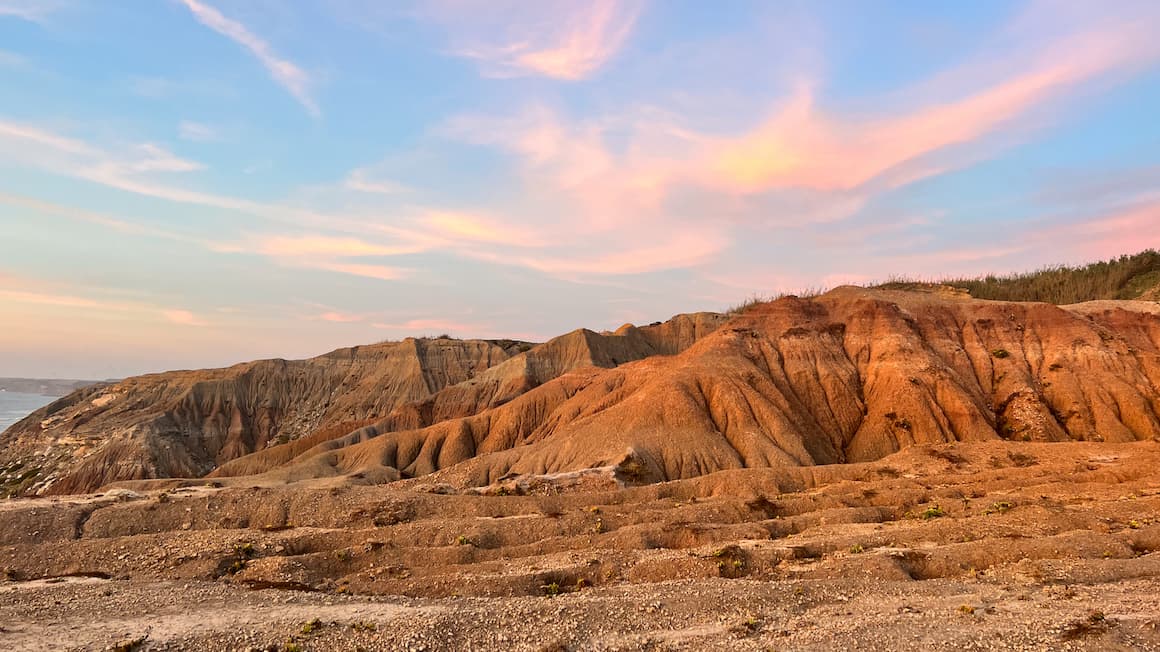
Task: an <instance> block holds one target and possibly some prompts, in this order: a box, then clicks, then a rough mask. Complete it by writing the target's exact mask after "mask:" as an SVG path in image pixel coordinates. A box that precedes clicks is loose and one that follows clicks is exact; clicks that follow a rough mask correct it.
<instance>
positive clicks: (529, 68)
mask: <svg viewBox="0 0 1160 652" xmlns="http://www.w3.org/2000/svg"><path fill="white" fill-rule="evenodd" d="M641 6H642V2H641V0H591V1H590V2H569V1H561V0H543V1H541V2H535V3H528V2H519V1H511V0H509V1H506V2H505V1H490V2H480V1H479V0H443V1H441V2H435V3H432V4H430V5H428V6H426V7H425V10H424V11H422V12H421V14H422V15H423V16H424V17H426V18H429V19H432V20H435V21H436V22H438V23H439V24H441V25H442V26H443V27H444V28H445V29H446V30H447V32H448V34H449V38H450V40H451V43H452V46H451V51H452V53H453V54H455V55H458V56H461V57H466V58H469V59H474V60H477V61H479V63H480V67H481V70H482V72H483V74H485V75H488V76H493V77H512V76H522V75H540V76H545V77H552V78H555V79H563V80H573V81H574V80H579V79H584V78H586V77H589V76H591V75H593V74H594V73H595V72H597V71H598V70H599V69H600V68H602V67H603V66H604V65H606V64H607V63H608V62H609V61H610V60H611V59H612V58H613V57H614V56H615V55H616V54H617V52H619V51H620V49H621V48H622V47H623V46H624V43H625V41H627V39H628V37H629V35H631V33H632V31H633V28H634V26H635V24H636V21H637V18H638V16H639V14H640V11H641Z"/></svg>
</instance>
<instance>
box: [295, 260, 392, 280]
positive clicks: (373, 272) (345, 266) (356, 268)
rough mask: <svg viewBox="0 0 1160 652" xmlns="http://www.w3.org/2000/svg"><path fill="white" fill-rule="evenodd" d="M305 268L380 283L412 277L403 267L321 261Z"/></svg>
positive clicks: (309, 264)
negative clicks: (376, 280) (368, 279)
mask: <svg viewBox="0 0 1160 652" xmlns="http://www.w3.org/2000/svg"><path fill="white" fill-rule="evenodd" d="M303 266H304V267H311V268H314V269H321V270H325V271H328V272H337V273H339V274H350V275H351V276H363V277H366V278H373V279H378V280H380V281H397V280H399V279H403V278H407V277H408V276H410V275H411V270H409V269H406V268H402V267H390V266H388V265H366V264H361V263H340V262H325V261H320V262H315V263H308V264H304V265H303Z"/></svg>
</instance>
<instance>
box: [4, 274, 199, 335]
mask: <svg viewBox="0 0 1160 652" xmlns="http://www.w3.org/2000/svg"><path fill="white" fill-rule="evenodd" d="M108 294H117V292H115V291H111V290H108V289H93V288H85V287H81V286H77V285H65V284H61V283H52V282H47V281H43V280H39V279H35V278H21V277H7V276H3V275H0V298H3V299H4V300H5V301H10V302H13V303H21V304H31V305H36V306H46V307H49V308H66V309H70V310H74V311H77V312H78V313H79V314H90V315H92V314H107V315H132V316H133V317H134V318H135V319H142V320H152V321H158V317H160V318H161V320H164V321H165V322H168V323H172V324H180V325H183V326H207V325H209V324H208V322H206V321H205V320H203V319H201V318H200V317H198V316H197V315H195V314H194V313H193V312H190V311H189V310H184V309H175V308H166V307H163V306H158V305H157V304H154V303H150V302H147V301H127V300H124V299H121V298H109V297H108V296H104V295H108Z"/></svg>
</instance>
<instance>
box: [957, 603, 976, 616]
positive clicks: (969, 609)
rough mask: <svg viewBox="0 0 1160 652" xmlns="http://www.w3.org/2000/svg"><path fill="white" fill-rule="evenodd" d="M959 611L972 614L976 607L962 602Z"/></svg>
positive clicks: (968, 614)
mask: <svg viewBox="0 0 1160 652" xmlns="http://www.w3.org/2000/svg"><path fill="white" fill-rule="evenodd" d="M959 613H961V614H965V615H967V616H970V615H972V614H974V613H975V608H974V607H972V606H971V605H969V604H960V605H959Z"/></svg>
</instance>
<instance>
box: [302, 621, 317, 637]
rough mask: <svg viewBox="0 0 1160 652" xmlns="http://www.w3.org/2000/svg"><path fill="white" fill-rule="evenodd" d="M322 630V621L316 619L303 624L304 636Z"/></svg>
mask: <svg viewBox="0 0 1160 652" xmlns="http://www.w3.org/2000/svg"><path fill="white" fill-rule="evenodd" d="M320 629H322V621H321V620H319V619H317V618H315V619H313V620H310V621H308V622H305V623H302V630H301V631H302V633H303V634H313V633H314V632H317V631H318V630H320Z"/></svg>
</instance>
